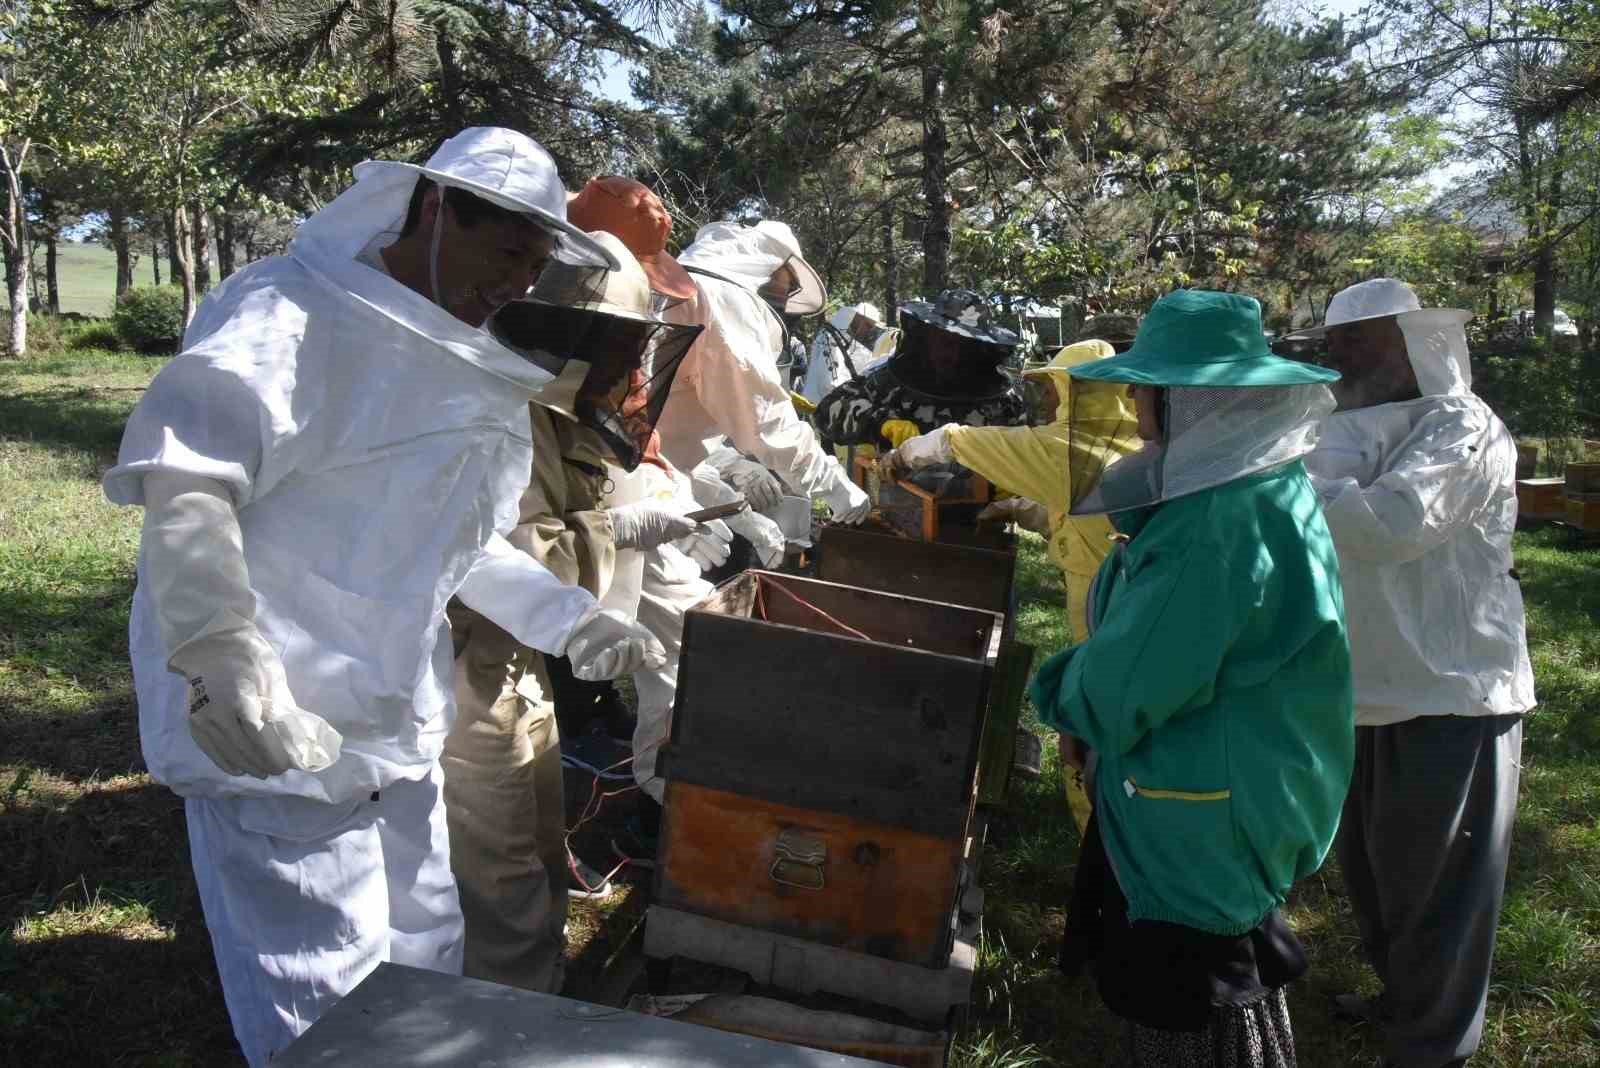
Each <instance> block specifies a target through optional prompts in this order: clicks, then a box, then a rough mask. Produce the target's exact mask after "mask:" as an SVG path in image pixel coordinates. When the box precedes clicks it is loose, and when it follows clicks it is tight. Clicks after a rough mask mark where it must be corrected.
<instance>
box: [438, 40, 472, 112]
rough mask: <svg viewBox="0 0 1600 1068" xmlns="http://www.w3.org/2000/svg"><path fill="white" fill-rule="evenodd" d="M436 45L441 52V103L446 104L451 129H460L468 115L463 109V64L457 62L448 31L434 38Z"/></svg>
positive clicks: (445, 108)
mask: <svg viewBox="0 0 1600 1068" xmlns="http://www.w3.org/2000/svg"><path fill="white" fill-rule="evenodd" d="M434 46H435V49H436V51H437V52H438V54H439V88H440V89H441V90H442V92H441V93H440V97H441V103H443V104H444V110H445V115H446V117H448V118H449V120H450V122H449V125H450V127H451V129H459V128H460V127H462V126H465V125H466V117H465V115H464V114H463V113H462V110H461V65H460V64H459V63H457V62H456V46H455V42H453V41H451V40H450V35H449V34H448V33H446V32H444V30H440V31H439V32H438V36H437V37H435V38H434Z"/></svg>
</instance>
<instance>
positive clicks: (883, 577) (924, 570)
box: [817, 525, 1017, 615]
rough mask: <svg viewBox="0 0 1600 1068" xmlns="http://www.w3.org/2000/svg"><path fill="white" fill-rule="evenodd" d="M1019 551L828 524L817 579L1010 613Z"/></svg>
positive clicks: (818, 564)
mask: <svg viewBox="0 0 1600 1068" xmlns="http://www.w3.org/2000/svg"><path fill="white" fill-rule="evenodd" d="M1016 572H1017V553H1016V550H1015V549H986V548H982V547H980V546H973V545H954V544H949V543H945V542H927V541H914V540H912V539H910V538H896V537H893V536H891V535H888V534H873V533H869V532H867V531H863V530H857V529H855V528H854V527H845V526H838V525H832V526H826V527H823V528H822V536H821V538H820V539H819V545H818V550H817V577H818V578H820V579H822V580H823V581H825V582H837V583H840V584H841V585H845V586H859V587H861V588H862V589H867V590H882V591H884V592H885V593H898V594H900V595H901V596H904V597H921V598H927V599H930V600H936V601H944V602H946V603H949V604H960V605H966V606H967V607H969V608H982V609H984V610H985V611H989V612H1000V613H1002V614H1006V615H1009V614H1010V612H1011V607H1012V605H1011V591H1012V586H1013V584H1014V582H1015V580H1016Z"/></svg>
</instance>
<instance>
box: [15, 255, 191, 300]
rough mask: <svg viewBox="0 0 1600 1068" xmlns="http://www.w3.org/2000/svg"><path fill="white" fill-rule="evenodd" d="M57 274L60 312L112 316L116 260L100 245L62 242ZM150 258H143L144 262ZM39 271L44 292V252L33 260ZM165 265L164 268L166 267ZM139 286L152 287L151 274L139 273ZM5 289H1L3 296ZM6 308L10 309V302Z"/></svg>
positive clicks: (146, 272) (136, 279)
mask: <svg viewBox="0 0 1600 1068" xmlns="http://www.w3.org/2000/svg"><path fill="white" fill-rule="evenodd" d="M57 255H58V257H59V259H58V262H57V264H56V273H57V275H58V277H59V280H60V283H61V310H62V311H64V312H77V313H78V314H79V315H110V314H111V301H112V299H113V298H114V297H115V296H116V294H117V257H116V254H115V253H113V252H112V251H111V250H110V249H108V248H102V247H100V246H99V245H79V244H75V243H70V242H63V243H62V244H61V246H60V248H59V250H58V253H57ZM147 258H148V257H140V262H141V263H142V262H144V261H145V260H146V259H147ZM34 262H35V265H36V266H37V267H38V269H39V272H40V278H39V292H40V294H41V295H43V293H44V277H43V273H44V253H43V252H42V251H41V252H40V253H39V257H38V259H37V260H35V261H34ZM163 266H164V265H163ZM134 281H135V283H136V284H138V285H149V284H150V281H151V279H150V272H149V271H148V270H146V271H145V273H144V274H143V276H138V275H137V274H136V276H135V278H134ZM4 292H5V287H3V286H0V294H3V293H4ZM3 306H4V307H9V302H8V303H7V304H6V305H3Z"/></svg>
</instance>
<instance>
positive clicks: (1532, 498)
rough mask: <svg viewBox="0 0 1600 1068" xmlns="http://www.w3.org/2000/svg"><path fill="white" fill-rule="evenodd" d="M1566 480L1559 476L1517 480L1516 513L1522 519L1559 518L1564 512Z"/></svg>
mask: <svg viewBox="0 0 1600 1068" xmlns="http://www.w3.org/2000/svg"><path fill="white" fill-rule="evenodd" d="M1565 489H1566V482H1565V480H1564V479H1559V478H1524V479H1520V480H1518V482H1517V515H1518V516H1520V517H1521V518H1523V519H1552V518H1554V519H1559V518H1561V517H1562V515H1563V514H1565V511H1566V502H1565V495H1564V491H1565Z"/></svg>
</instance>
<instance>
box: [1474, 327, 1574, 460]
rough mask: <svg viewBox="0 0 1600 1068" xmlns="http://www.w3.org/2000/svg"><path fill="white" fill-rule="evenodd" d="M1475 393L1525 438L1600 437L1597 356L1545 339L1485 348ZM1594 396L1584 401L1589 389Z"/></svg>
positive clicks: (1479, 355) (1478, 359) (1477, 357)
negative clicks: (1596, 410)
mask: <svg viewBox="0 0 1600 1068" xmlns="http://www.w3.org/2000/svg"><path fill="white" fill-rule="evenodd" d="M1472 364H1473V382H1472V388H1473V391H1474V392H1476V393H1477V394H1478V395H1479V396H1480V397H1482V398H1483V399H1484V400H1486V401H1487V402H1488V403H1489V405H1490V407H1492V408H1494V410H1495V412H1496V413H1497V414H1498V415H1499V416H1500V418H1501V419H1502V420H1504V421H1505V424H1506V426H1508V427H1510V428H1511V431H1512V433H1514V434H1516V435H1518V436H1519V437H1539V438H1567V437H1574V436H1580V437H1581V436H1584V435H1590V436H1594V435H1597V434H1600V415H1597V414H1596V412H1595V409H1594V404H1595V401H1596V400H1597V399H1600V398H1597V397H1596V396H1595V389H1596V385H1595V382H1596V371H1597V369H1600V368H1597V367H1596V364H1597V361H1596V360H1595V358H1594V357H1593V356H1592V355H1589V354H1585V353H1581V352H1577V351H1574V350H1571V349H1567V348H1562V347H1552V346H1550V345H1549V344H1548V343H1546V342H1545V341H1543V340H1542V339H1536V340H1533V341H1528V342H1522V343H1517V344H1512V343H1505V342H1502V343H1500V344H1498V345H1496V344H1494V343H1493V342H1488V343H1485V345H1484V346H1483V347H1480V348H1478V349H1477V350H1475V351H1474V352H1473V358H1472ZM1586 389H1587V390H1588V391H1589V394H1590V395H1589V396H1588V397H1587V398H1586V397H1585V396H1584V391H1585V390H1586Z"/></svg>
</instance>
